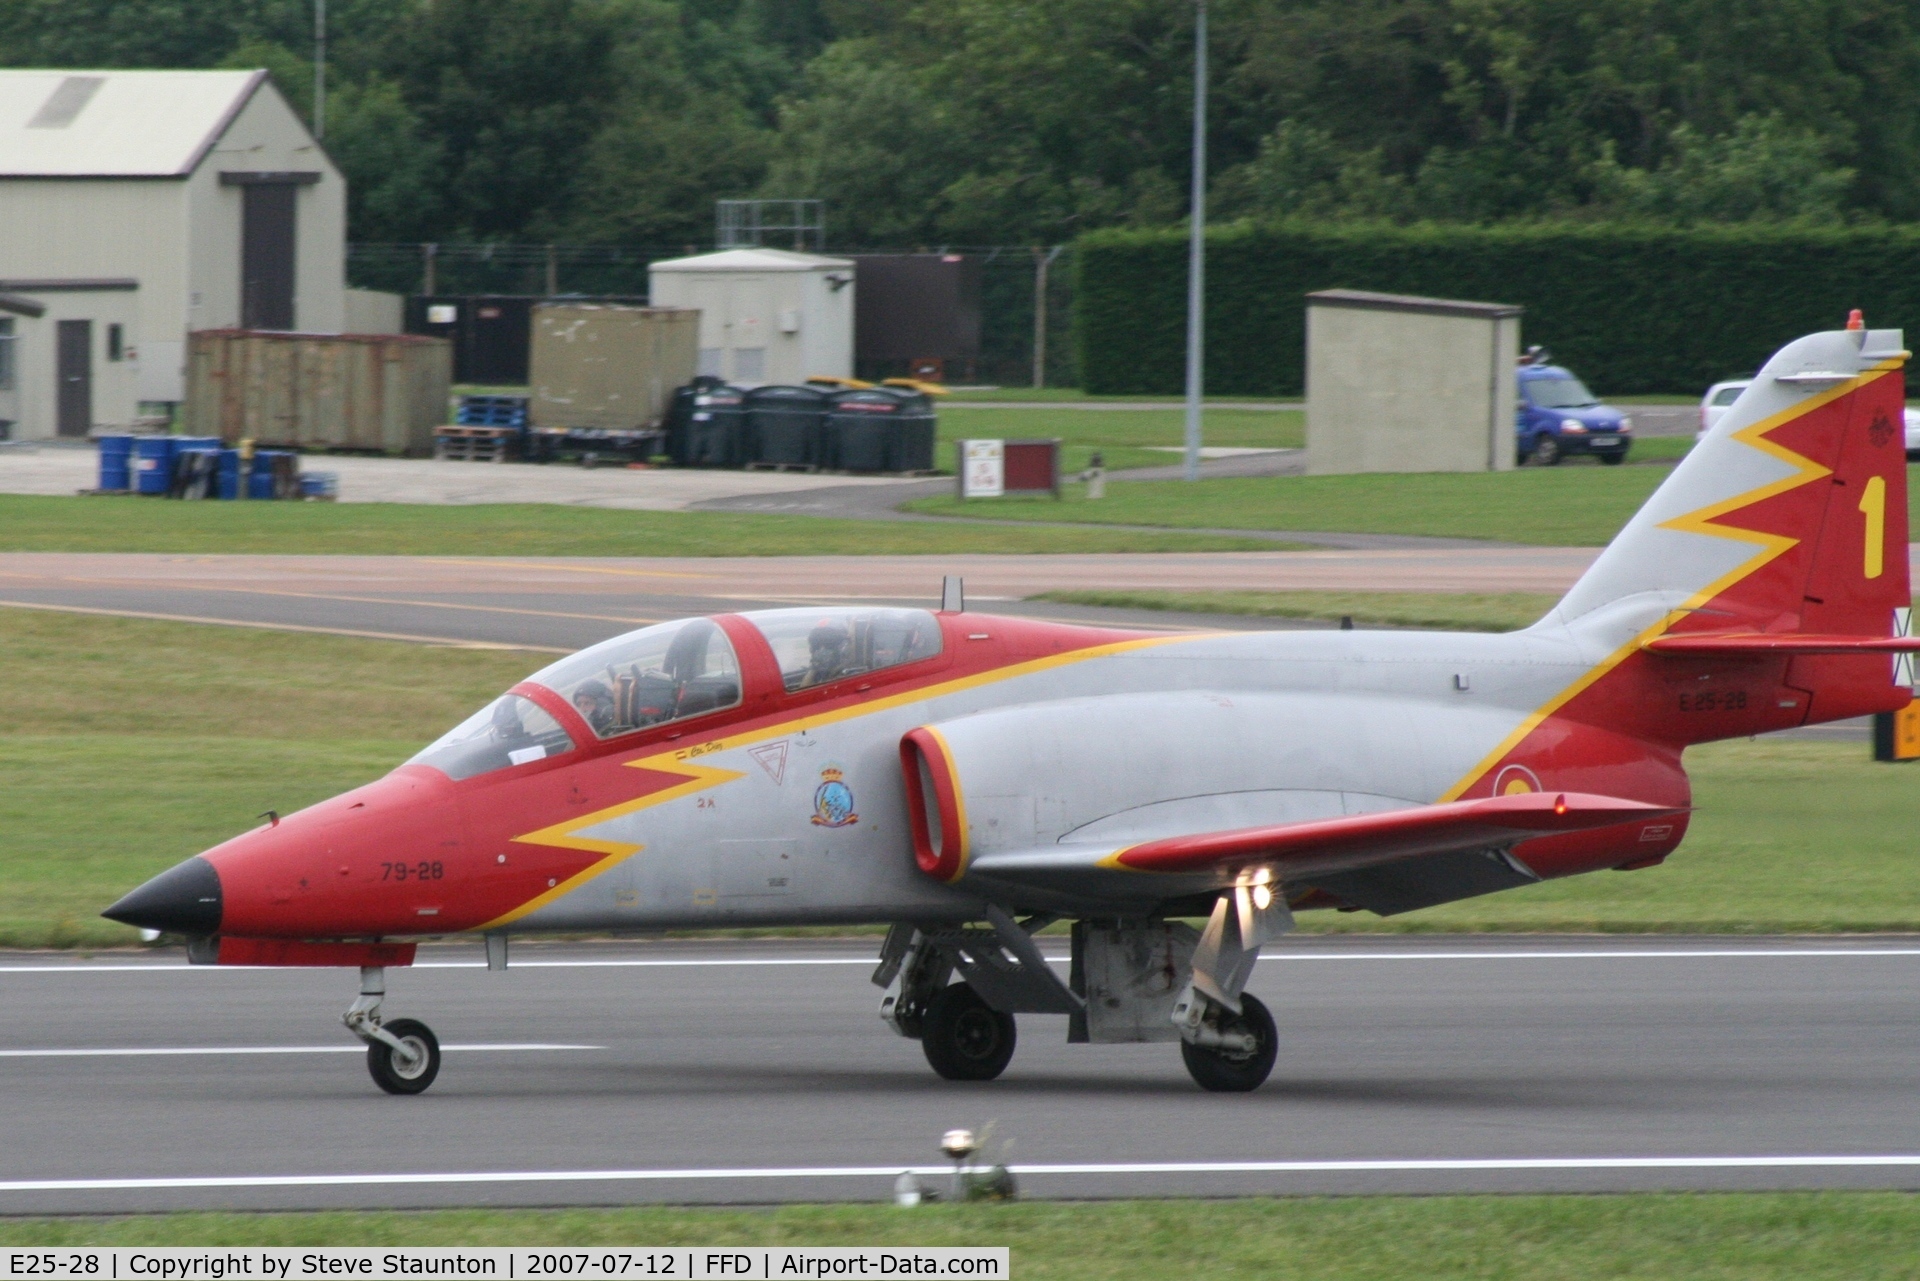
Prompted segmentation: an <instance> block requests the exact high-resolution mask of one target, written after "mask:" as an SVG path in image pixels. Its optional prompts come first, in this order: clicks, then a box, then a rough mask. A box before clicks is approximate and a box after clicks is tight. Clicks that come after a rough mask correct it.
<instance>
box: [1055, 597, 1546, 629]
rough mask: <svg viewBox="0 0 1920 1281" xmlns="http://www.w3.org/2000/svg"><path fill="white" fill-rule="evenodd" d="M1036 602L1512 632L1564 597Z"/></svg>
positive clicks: (1070, 599) (1075, 599)
mask: <svg viewBox="0 0 1920 1281" xmlns="http://www.w3.org/2000/svg"><path fill="white" fill-rule="evenodd" d="M1033 599H1035V600H1051V601H1058V602H1060V603H1061V604H1063V605H1103V606H1106V607H1108V608H1112V609H1165V610H1174V611H1178V612H1181V613H1188V614H1239V615H1246V616H1250V617H1254V618H1314V619H1324V620H1326V621H1328V622H1336V621H1338V620H1339V619H1341V618H1351V619H1353V621H1354V622H1355V623H1357V624H1359V625H1360V626H1362V627H1368V626H1384V627H1436V628H1443V629H1446V630H1450V631H1465V632H1511V631H1518V630H1519V629H1520V628H1522V627H1528V626H1531V625H1532V624H1533V623H1535V622H1536V621H1538V620H1539V618H1540V616H1541V615H1543V614H1545V613H1546V612H1547V611H1548V610H1550V609H1552V608H1553V606H1554V603H1555V602H1556V601H1558V600H1559V599H1560V598H1559V597H1558V596H1554V595H1552V594H1549V593H1542V592H1489V593H1472V592H1304V591H1303V592H1165V591H1059V592H1041V593H1040V594H1039V595H1037V596H1035V597H1034V598H1033Z"/></svg>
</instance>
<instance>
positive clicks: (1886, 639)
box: [1646, 632, 1920, 658]
mask: <svg viewBox="0 0 1920 1281" xmlns="http://www.w3.org/2000/svg"><path fill="white" fill-rule="evenodd" d="M1646 648H1647V649H1649V650H1651V651H1653V652H1654V653H1656V654H1679V655H1686V656H1687V657H1689V658H1752V657H1763V656H1765V655H1768V654H1786V655H1792V654H1920V636H1820V635H1816V634H1814V633H1812V632H1747V633H1743V634H1740V635H1724V634H1723V635H1712V634H1702V633H1698V632H1691V633H1683V634H1680V635H1677V636H1676V635H1672V634H1669V635H1666V636H1656V637H1654V638H1653V639H1652V640H1650V641H1648V642H1647V643H1646Z"/></svg>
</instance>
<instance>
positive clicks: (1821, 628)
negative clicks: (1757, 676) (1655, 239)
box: [1539, 313, 1911, 720]
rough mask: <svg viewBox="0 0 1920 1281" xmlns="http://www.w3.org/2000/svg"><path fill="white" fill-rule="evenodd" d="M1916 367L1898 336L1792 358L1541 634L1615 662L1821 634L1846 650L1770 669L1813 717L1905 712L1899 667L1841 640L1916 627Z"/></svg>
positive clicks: (1704, 444)
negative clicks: (1655, 649) (1659, 644)
mask: <svg viewBox="0 0 1920 1281" xmlns="http://www.w3.org/2000/svg"><path fill="white" fill-rule="evenodd" d="M1856 315H1857V313H1856ZM1907 355H1908V353H1907V352H1905V351H1904V350H1902V336H1901V332H1900V331H1899V330H1897V329H1874V330H1869V329H1865V328H1857V329H1856V328H1848V329H1844V330H1835V331H1832V332H1828V333H1820V334H1812V335H1809V336H1808V337H1805V338H1801V339H1799V340H1798V341H1796V342H1793V343H1789V344H1788V345H1787V346H1785V347H1783V348H1781V349H1780V351H1779V352H1777V353H1776V354H1775V355H1774V357H1773V359H1771V360H1769V361H1768V362H1767V364H1766V367H1765V368H1763V369H1762V370H1761V371H1760V373H1759V375H1758V376H1757V377H1756V378H1755V379H1754V381H1753V384H1752V385H1751V386H1749V387H1748V388H1747V389H1746V391H1744V392H1742V393H1741V395H1740V399H1739V400H1737V401H1735V402H1734V404H1733V405H1732V406H1731V407H1730V408H1729V409H1728V410H1727V412H1726V414H1725V416H1723V417H1722V418H1721V419H1720V421H1719V422H1718V423H1717V424H1715V426H1714V427H1713V430H1712V431H1710V432H1709V433H1708V434H1707V436H1706V438H1705V439H1704V440H1702V441H1701V442H1700V443H1699V444H1698V445H1696V446H1695V447H1694V449H1693V451H1692V452H1691V453H1689V454H1688V455H1687V457H1686V458H1685V459H1683V460H1682V461H1681V463H1680V464H1679V466H1677V467H1676V468H1675V469H1674V471H1673V474H1672V475H1671V476H1670V477H1668V478H1667V481H1666V483H1665V484H1663V485H1661V486H1660V488H1659V490H1658V491H1656V492H1655V493H1654V495H1653V497H1652V498H1650V499H1648V500H1647V504H1646V506H1644V507H1643V508H1641V509H1640V511H1639V512H1638V513H1637V514H1636V515H1635V516H1634V517H1633V519H1632V520H1630V521H1629V522H1627V526H1626V528H1625V529H1623V530H1621V531H1620V534H1619V536H1618V537H1616V538H1615V539H1614V540H1613V542H1612V543H1611V544H1610V545H1609V546H1608V547H1607V549H1606V550H1605V551H1604V552H1603V553H1601V555H1600V558H1599V559H1598V560H1597V561H1596V562H1595V563H1594V564H1593V566H1592V568H1591V569H1589V570H1588V571H1587V573H1586V574H1585V575H1584V576H1583V577H1582V578H1581V579H1580V581H1579V582H1578V583H1576V584H1575V585H1574V587H1573V590H1572V591H1571V592H1569V593H1568V594H1567V596H1566V598H1565V599H1564V600H1562V601H1561V602H1560V604H1559V605H1558V606H1557V607H1555V609H1554V611H1553V612H1552V613H1551V614H1549V615H1548V616H1547V617H1546V618H1545V619H1543V620H1542V621H1541V623H1540V624H1539V626H1540V627H1541V628H1543V629H1550V628H1551V629H1557V628H1560V627H1565V628H1567V629H1569V630H1571V631H1572V632H1573V633H1574V634H1575V635H1576V636H1577V637H1579V638H1580V639H1581V640H1582V641H1583V642H1585V643H1588V644H1591V645H1594V646H1597V647H1604V649H1603V652H1609V653H1612V652H1617V651H1619V650H1620V649H1621V648H1622V647H1623V646H1630V647H1636V648H1637V647H1638V646H1640V645H1644V644H1645V643H1646V642H1647V641H1649V640H1652V639H1654V638H1656V637H1660V636H1662V635H1666V636H1674V637H1679V636H1693V635H1696V634H1698V635H1700V636H1702V637H1705V636H1709V635H1723V636H1733V635H1742V636H1753V635H1756V634H1765V635H1772V636H1779V637H1783V638H1784V637H1789V636H1801V637H1805V638H1808V640H1811V638H1813V637H1816V636H1818V637H1823V638H1826V639H1828V640H1830V641H1832V642H1834V645H1835V646H1837V647H1838V650H1839V651H1840V652H1834V651H1833V648H1832V647H1829V649H1827V650H1825V651H1822V652H1807V651H1806V650H1805V649H1804V648H1803V650H1802V652H1801V653H1800V654H1799V655H1798V656H1794V657H1791V658H1785V657H1782V658H1779V659H1777V660H1774V661H1780V662H1786V663H1790V664H1791V666H1790V667H1789V668H1788V669H1787V670H1786V671H1785V672H1784V673H1783V674H1782V675H1783V680H1784V684H1785V685H1786V686H1789V687H1793V688H1796V689H1798V690H1801V691H1804V692H1806V694H1807V695H1808V698H1807V706H1806V708H1805V712H1806V715H1805V719H1808V720H1833V719H1838V718H1840V717H1844V716H1855V715H1859V714H1861V713H1863V712H1868V711H1879V710H1886V709H1890V708H1893V707H1899V706H1903V705H1904V704H1905V702H1906V701H1907V694H1906V693H1905V692H1903V691H1901V690H1898V689H1896V688H1895V687H1894V685H1893V682H1892V680H1891V679H1890V672H1889V656H1888V655H1887V654H1886V653H1884V652H1882V653H1879V654H1875V655H1872V656H1868V655H1867V654H1865V653H1850V652H1845V650H1846V646H1845V641H1846V638H1867V637H1878V638H1885V637H1888V636H1891V635H1902V634H1905V632H1906V630H1907V619H1908V617H1909V610H1910V605H1911V589H1910V585H1909V582H1908V567H1907V466H1906V454H1905V433H1904V428H1903V414H1904V410H1905V405H1906V394H1905V380H1904V376H1903V373H1902V368H1903V366H1904V364H1905V362H1906V359H1907ZM1692 652H1694V653H1695V654H1696V657H1694V658H1692V659H1689V660H1688V661H1695V662H1698V661H1706V660H1704V659H1702V658H1700V657H1698V656H1697V655H1698V653H1699V652H1701V651H1699V650H1698V648H1697V647H1696V649H1695V650H1694V651H1692ZM1730 658H1731V656H1727V657H1725V658H1723V661H1730ZM1740 661H1747V662H1754V661H1758V660H1757V659H1756V658H1755V657H1753V656H1752V655H1748V656H1747V657H1746V658H1744V659H1743V660H1740ZM1782 706H1783V707H1784V706H1785V704H1784V703H1783V704H1782ZM1795 719H1799V718H1798V717H1796V718H1795Z"/></svg>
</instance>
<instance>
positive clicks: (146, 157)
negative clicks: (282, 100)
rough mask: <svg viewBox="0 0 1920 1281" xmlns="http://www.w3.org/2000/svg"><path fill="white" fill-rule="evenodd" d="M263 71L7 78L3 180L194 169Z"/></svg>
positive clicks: (0, 158)
mask: <svg viewBox="0 0 1920 1281" xmlns="http://www.w3.org/2000/svg"><path fill="white" fill-rule="evenodd" d="M266 74H267V73H266V72H264V71H0V178H174V177H184V176H185V175H187V174H189V173H191V172H192V171H193V167H194V166H195V165H197V164H198V163H199V162H200V158H201V157H202V156H204V155H205V154H206V152H207V149H208V148H209V147H211V146H212V145H213V143H214V140H215V139H217V138H218V137H219V136H220V134H221V132H222V131H223V130H224V129H225V128H226V127H227V124H228V122H229V121H231V120H232V119H233V118H234V116H236V115H237V114H239V111H240V108H241V107H243V106H245V105H246V102H247V99H248V98H249V97H251V96H252V95H253V92H254V90H255V89H256V88H257V87H258V86H259V84H260V82H261V81H262V80H264V79H265V78H266Z"/></svg>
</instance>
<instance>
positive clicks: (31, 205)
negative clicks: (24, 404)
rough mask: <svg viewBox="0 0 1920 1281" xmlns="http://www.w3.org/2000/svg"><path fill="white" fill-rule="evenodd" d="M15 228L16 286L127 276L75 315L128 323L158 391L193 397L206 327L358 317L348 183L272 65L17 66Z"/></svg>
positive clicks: (8, 97)
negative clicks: (129, 307)
mask: <svg viewBox="0 0 1920 1281" xmlns="http://www.w3.org/2000/svg"><path fill="white" fill-rule="evenodd" d="M0 227H4V228H5V229H6V230H5V234H4V235H0V280H5V281H9V282H12V283H11V284H10V285H0V290H7V291H9V292H16V293H20V294H24V295H26V296H28V297H31V298H36V299H38V300H40V301H45V302H48V303H49V305H52V303H51V301H50V300H51V299H52V298H54V297H55V296H56V295H55V293H54V292H52V291H45V296H44V297H43V296H42V294H41V293H39V292H36V291H35V290H34V289H33V288H30V287H28V286H30V285H31V284H33V282H41V281H50V280H51V281H70V282H71V281H83V282H84V281H103V280H111V281H122V282H127V284H126V286H125V288H123V289H121V290H120V291H119V292H118V293H116V294H115V295H114V297H115V298H117V299H119V300H121V301H126V300H129V299H130V300H131V301H132V304H133V312H132V314H131V315H130V316H128V317H126V318H125V319H120V320H115V319H112V318H109V317H107V316H106V315H105V313H104V312H103V313H101V314H99V315H90V316H70V317H65V318H66V319H72V320H89V321H92V322H93V327H94V331H95V333H96V342H103V341H104V334H105V333H106V332H107V327H108V326H109V325H113V324H119V325H121V326H123V331H122V341H123V343H124V347H123V359H124V361H125V362H126V363H127V364H128V365H129V366H130V367H131V369H132V370H133V371H134V374H135V384H136V394H137V397H138V399H139V400H141V401H150V402H171V401H178V400H180V399H181V398H182V397H183V395H184V394H185V366H186V343H187V334H188V333H189V331H192V330H196V329H224V328H236V327H238V328H250V329H280V330H292V329H301V330H307V331H312V332H328V333H337V332H339V331H340V330H341V329H342V328H343V327H344V326H345V320H346V313H345V298H344V292H345V284H346V281H345V260H346V184H345V182H344V180H343V179H342V178H341V176H340V172H339V170H338V169H336V168H335V167H334V165H333V162H332V161H331V160H330V159H328V157H327V155H326V153H325V152H324V151H323V150H322V149H321V147H320V144H319V143H317V142H315V141H314V139H313V137H312V135H311V134H309V133H308V132H307V128H306V126H305V124H303V123H302V122H301V120H300V118H299V117H298V116H297V115H295V114H294V112H293V110H292V108H290V107H288V105H287V103H286V100H285V99H283V98H282V97H281V96H280V94H279V92H278V91H277V90H275V89H274V87H273V86H272V85H271V84H270V83H268V81H267V75H266V72H264V71H15V70H0ZM84 292H85V291H83V290H75V289H65V291H64V292H62V293H60V294H59V295H58V296H59V297H61V298H63V299H64V300H66V301H73V300H75V299H77V298H78V297H79V295H80V294H82V293H84ZM101 296H104V295H101ZM65 305H66V303H65V302H62V304H61V306H62V307H64V306H65ZM70 332H71V331H70ZM102 350H103V349H102V348H99V347H96V351H95V356H96V358H97V359H104V357H103V356H102V355H101V354H100V352H101V351H102ZM21 368H22V374H23V376H26V375H27V373H28V371H27V370H26V369H25V365H24V364H23V365H22V366H21ZM35 376H37V375H35ZM104 385H105V381H104V376H103V381H102V383H101V386H102V387H103V388H104ZM101 403H102V404H103V405H104V403H105V402H104V401H103V402H101ZM113 412H114V413H116V414H117V410H116V411H113ZM95 421H96V422H97V423H110V422H114V421H115V419H114V418H111V417H102V416H100V412H99V411H96V416H95ZM58 430H59V425H58V424H57V423H56V422H55V421H53V420H52V419H48V418H44V417H40V416H37V415H35V414H32V413H31V412H29V413H28V414H27V416H24V417H23V418H21V419H20V420H18V426H17V427H16V430H15V434H16V436H20V437H27V438H31V437H39V436H51V435H54V434H56V432H57V431H58Z"/></svg>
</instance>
